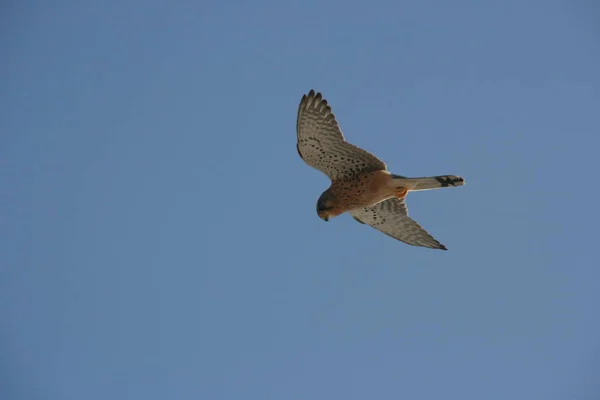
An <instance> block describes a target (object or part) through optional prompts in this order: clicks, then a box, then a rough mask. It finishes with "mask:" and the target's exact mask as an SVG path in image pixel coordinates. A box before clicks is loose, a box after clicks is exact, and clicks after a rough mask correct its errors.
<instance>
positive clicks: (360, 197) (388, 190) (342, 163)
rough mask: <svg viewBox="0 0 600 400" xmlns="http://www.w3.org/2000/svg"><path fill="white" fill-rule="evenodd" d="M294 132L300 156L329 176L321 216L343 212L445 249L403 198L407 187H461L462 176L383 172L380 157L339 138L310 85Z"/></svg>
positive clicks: (396, 235) (388, 232)
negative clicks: (407, 175)
mask: <svg viewBox="0 0 600 400" xmlns="http://www.w3.org/2000/svg"><path fill="white" fill-rule="evenodd" d="M296 132H297V135H298V143H297V149H298V154H299V155H300V157H301V158H302V159H303V160H304V162H306V164H308V165H309V166H311V167H313V168H316V169H318V170H319V171H321V172H323V173H325V175H327V176H328V177H329V179H331V186H330V187H329V189H327V190H326V191H325V192H323V194H321V197H319V200H318V201H317V215H318V216H319V217H320V218H321V219H323V220H324V221H328V220H329V219H331V218H333V217H336V216H338V215H340V214H343V213H345V212H349V213H350V215H351V216H352V217H353V218H354V219H355V220H357V221H358V222H360V223H361V224H367V225H370V226H372V227H373V228H375V229H377V230H379V231H381V232H383V233H385V234H386V235H388V236H391V237H393V238H395V239H398V240H400V241H402V242H404V243H407V244H409V245H412V246H423V247H429V248H432V249H441V250H447V248H446V246H444V245H443V244H441V243H440V242H438V241H437V240H436V239H434V238H433V236H431V235H430V234H429V233H428V232H427V231H426V230H425V229H423V228H422V227H421V225H419V224H418V223H417V222H415V221H414V220H412V219H411V218H410V217H409V216H408V209H407V207H406V203H405V201H404V198H405V197H406V195H407V194H408V192H411V191H419V190H430V189H439V188H445V187H454V186H462V185H464V183H465V181H464V179H463V178H461V177H460V176H455V175H441V176H431V177H421V178H407V177H405V176H401V175H394V174H392V173H390V172H388V170H387V166H386V164H385V163H384V162H383V161H381V160H380V159H378V158H377V157H375V156H374V155H373V154H371V153H369V152H368V151H366V150H363V149H361V148H359V147H357V146H355V145H353V144H351V143H348V142H347V141H346V140H345V139H344V135H343V134H342V131H341V129H340V127H339V125H338V123H337V121H336V119H335V115H333V113H332V112H331V107H330V106H329V105H328V104H327V100H325V99H323V96H322V95H321V93H315V91H314V90H311V91H310V92H309V93H308V94H307V95H306V94H305V95H303V96H302V100H301V101H300V106H299V107H298V119H297V121H296Z"/></svg>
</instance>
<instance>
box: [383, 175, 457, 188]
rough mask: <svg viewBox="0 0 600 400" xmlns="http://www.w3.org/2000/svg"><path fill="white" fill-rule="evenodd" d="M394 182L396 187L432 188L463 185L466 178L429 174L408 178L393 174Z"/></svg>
mask: <svg viewBox="0 0 600 400" xmlns="http://www.w3.org/2000/svg"><path fill="white" fill-rule="evenodd" d="M392 178H393V184H394V185H395V186H396V187H399V188H404V189H408V190H410V191H417V190H431V189H440V188H445V187H454V186H462V185H464V184H465V180H464V179H463V178H461V177H460V176H456V175H440V176H429V177H423V178H407V177H405V176H400V175H393V174H392Z"/></svg>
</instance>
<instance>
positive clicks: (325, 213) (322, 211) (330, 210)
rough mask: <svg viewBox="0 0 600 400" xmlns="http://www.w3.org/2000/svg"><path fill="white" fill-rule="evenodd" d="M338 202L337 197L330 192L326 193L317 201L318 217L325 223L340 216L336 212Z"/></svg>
mask: <svg viewBox="0 0 600 400" xmlns="http://www.w3.org/2000/svg"><path fill="white" fill-rule="evenodd" d="M336 206H337V200H336V198H335V196H334V195H333V194H332V193H331V192H330V191H329V189H328V190H326V191H324V192H323V194H321V197H319V200H317V215H318V216H319V218H321V219H322V220H323V221H329V218H333V217H335V216H337V215H338V213H337V212H336V208H337V207H336Z"/></svg>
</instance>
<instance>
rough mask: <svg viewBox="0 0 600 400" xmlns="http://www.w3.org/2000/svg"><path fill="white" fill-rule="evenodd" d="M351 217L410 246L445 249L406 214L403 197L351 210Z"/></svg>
mask: <svg viewBox="0 0 600 400" xmlns="http://www.w3.org/2000/svg"><path fill="white" fill-rule="evenodd" d="M350 214H351V215H352V217H353V218H354V219H355V220H357V221H358V222H360V223H361V224H367V225H370V226H372V227H373V228H375V229H377V230H378V231H381V232H383V233H385V234H386V235H388V236H391V237H393V238H394V239H398V240H400V241H402V242H404V243H407V244H410V245H412V246H422V247H429V248H432V249H441V250H447V249H446V246H444V245H443V244H441V243H440V242H438V241H437V240H435V239H434V238H433V236H431V235H430V234H429V233H428V232H427V231H426V230H425V229H423V227H421V225H419V224H418V223H417V222H415V221H414V220H413V219H411V218H410V217H409V216H408V209H407V208H406V203H405V202H404V199H398V198H395V197H393V198H390V199H387V200H384V201H382V202H380V203H377V204H375V205H374V206H371V207H365V208H360V209H357V210H354V211H351V212H350Z"/></svg>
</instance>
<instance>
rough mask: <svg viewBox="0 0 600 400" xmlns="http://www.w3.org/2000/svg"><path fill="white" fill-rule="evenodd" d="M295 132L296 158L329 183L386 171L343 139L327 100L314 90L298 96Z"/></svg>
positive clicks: (363, 151)
mask: <svg viewBox="0 0 600 400" xmlns="http://www.w3.org/2000/svg"><path fill="white" fill-rule="evenodd" d="M296 132H297V135H298V143H297V148H298V154H299V155H300V157H301V158H302V159H303V160H304V162H306V163H307V164H308V165H310V166H311V167H313V168H316V169H318V170H320V171H322V172H323V173H325V174H326V175H327V176H328V177H329V178H330V179H331V180H334V179H343V178H345V177H350V176H353V175H356V174H358V173H361V172H369V171H376V170H385V169H387V167H386V165H385V163H384V162H383V161H381V160H380V159H378V158H377V157H375V156H374V155H373V154H371V153H369V152H368V151H366V150H363V149H361V148H359V147H357V146H355V145H353V144H351V143H348V142H347V141H346V140H345V139H344V135H343V134H342V131H341V129H340V127H339V125H338V123H337V121H336V119H335V115H333V113H332V112H331V107H330V106H329V105H328V104H327V100H325V99H323V97H322V96H321V93H315V91H314V90H311V91H310V92H309V93H308V95H306V94H305V95H304V96H302V100H301V101H300V106H299V107H298V119H297V121H296Z"/></svg>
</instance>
